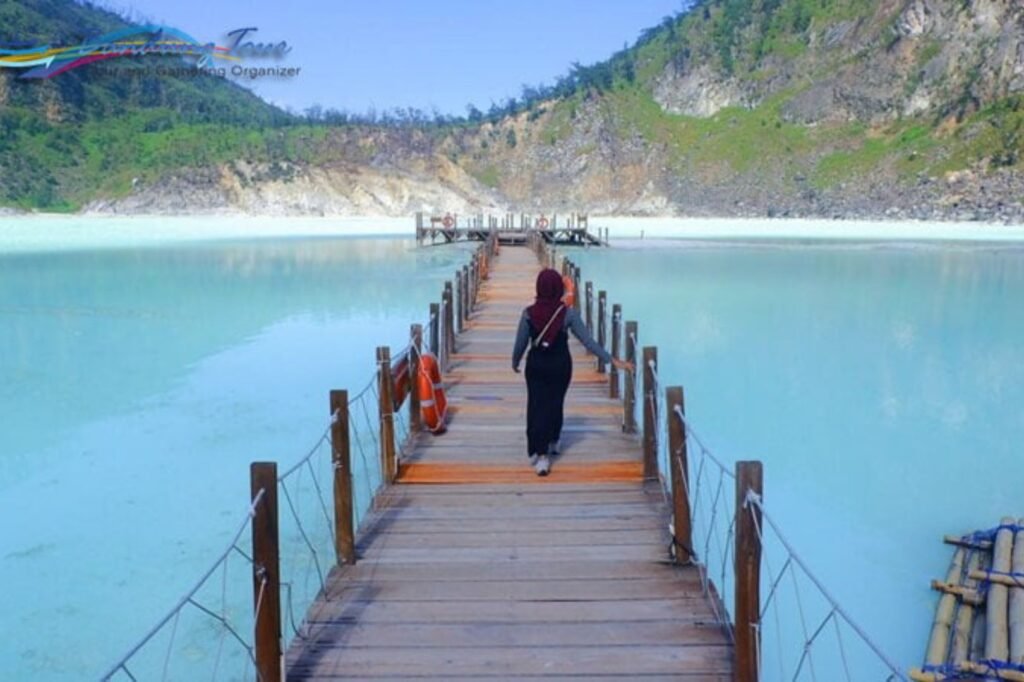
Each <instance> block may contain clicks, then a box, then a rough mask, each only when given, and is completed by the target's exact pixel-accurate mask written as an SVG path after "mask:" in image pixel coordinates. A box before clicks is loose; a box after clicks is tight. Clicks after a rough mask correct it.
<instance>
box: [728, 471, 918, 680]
mask: <svg viewBox="0 0 1024 682" xmlns="http://www.w3.org/2000/svg"><path fill="white" fill-rule="evenodd" d="M743 506H744V508H745V509H747V510H748V511H749V512H750V513H751V515H752V516H753V517H754V520H755V524H754V525H755V528H756V529H757V534H758V539H759V540H760V541H761V545H762V546H764V528H765V526H764V525H762V524H759V523H757V516H756V515H754V514H753V510H754V508H757V510H758V511H759V512H760V515H761V518H762V519H763V523H764V524H766V525H767V527H769V528H771V530H772V532H773V533H774V534H775V538H776V540H778V542H779V544H781V545H782V547H783V548H784V549H785V550H786V554H787V557H786V565H785V566H784V567H783V568H782V569H781V570H780V571H779V574H778V575H779V576H780V578H781V576H782V575H783V574H784V573H785V571H786V569H787V567H789V566H793V565H795V566H797V567H799V568H800V570H801V571H803V573H804V575H805V576H807V578H808V580H810V581H811V583H812V584H813V585H814V587H815V588H817V590H818V592H819V593H820V594H821V596H822V597H823V598H824V599H825V601H826V602H828V604H829V606H830V607H831V608H830V610H829V613H828V615H826V617H825V619H824V620H823V621H822V623H821V625H819V627H818V629H817V630H816V631H815V635H814V637H816V636H817V634H818V633H820V632H821V630H822V629H823V628H824V626H825V625H827V623H828V621H829V620H830V619H832V618H834V617H836V616H838V617H839V618H842V619H843V621H845V622H846V624H847V625H848V626H849V627H850V628H851V629H852V630H853V631H854V632H855V633H856V634H857V636H858V637H859V638H860V639H861V641H863V642H864V644H866V645H867V646H868V648H869V649H871V651H872V653H874V655H875V656H876V657H878V659H879V660H880V661H881V662H882V663H884V664H885V666H886V667H887V668H889V670H890V672H891V673H892V674H893V675H895V676H896V679H899V680H906V679H907V677H906V676H905V675H904V674H903V672H902V671H901V668H899V666H897V665H896V664H895V663H893V661H892V659H890V658H889V656H888V655H886V653H885V652H884V651H882V648H881V647H880V646H879V645H878V643H877V642H875V641H874V639H872V638H871V636H870V635H869V634H868V633H867V632H866V631H865V630H864V628H862V627H861V626H860V625H859V624H858V623H857V622H856V621H855V620H854V619H853V618H852V617H851V616H850V614H849V613H848V612H847V611H846V609H844V608H843V606H842V604H840V603H839V601H838V600H837V599H836V598H835V597H834V596H833V595H832V593H831V592H830V591H829V590H828V588H827V587H825V585H824V583H822V581H821V580H820V579H819V578H818V577H817V576H816V575H815V574H814V572H813V571H811V569H810V567H809V566H808V565H807V562H806V561H805V560H804V559H803V557H801V556H800V554H799V552H797V551H796V548H795V547H793V545H792V544H790V542H789V540H788V539H786V536H785V535H784V534H783V533H782V530H781V529H780V528H779V525H778V524H777V523H776V522H775V519H774V518H772V516H771V514H769V513H768V510H767V509H766V508H765V506H764V501H763V500H762V499H761V496H760V495H757V494H756V493H754V492H753V491H752V490H748V491H747V495H746V498H745V499H744V504H743ZM772 595H774V589H773V590H772V593H771V594H770V596H769V599H770V598H771V596H772ZM766 601H768V600H766ZM765 609H767V604H765ZM813 639H814V638H813V637H812V638H811V641H812V642H813ZM810 643H811V642H809V644H810ZM798 673H799V671H798ZM890 679H891V678H890Z"/></svg>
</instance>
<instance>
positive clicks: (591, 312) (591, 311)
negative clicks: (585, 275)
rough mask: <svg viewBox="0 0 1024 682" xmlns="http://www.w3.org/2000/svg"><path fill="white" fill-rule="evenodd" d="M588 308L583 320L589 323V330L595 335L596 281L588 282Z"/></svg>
mask: <svg viewBox="0 0 1024 682" xmlns="http://www.w3.org/2000/svg"><path fill="white" fill-rule="evenodd" d="M585 295H586V298H587V308H586V312H585V313H584V318H583V321H584V323H585V324H586V325H587V332H589V333H590V335H591V336H593V335H594V283H593V282H587V285H586V294H585Z"/></svg>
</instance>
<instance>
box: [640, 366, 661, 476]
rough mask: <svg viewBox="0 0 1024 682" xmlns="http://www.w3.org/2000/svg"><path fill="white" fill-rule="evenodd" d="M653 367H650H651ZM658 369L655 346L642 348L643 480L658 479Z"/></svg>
mask: <svg viewBox="0 0 1024 682" xmlns="http://www.w3.org/2000/svg"><path fill="white" fill-rule="evenodd" d="M652 364H653V365H654V367H652V366H651V365H652ZM657 367H658V349H657V347H655V346H646V347H645V348H644V367H643V372H644V374H643V376H644V385H643V398H642V400H643V403H644V405H643V407H644V440H643V443H644V478H645V479H647V480H655V479H657V478H658V422H657V420H656V419H655V416H654V408H655V403H656V401H657V399H658V393H657V391H658V387H657V382H656V380H655V378H654V374H655V370H656V369H657Z"/></svg>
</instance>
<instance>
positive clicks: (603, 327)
mask: <svg viewBox="0 0 1024 682" xmlns="http://www.w3.org/2000/svg"><path fill="white" fill-rule="evenodd" d="M607 317H608V292H607V291H599V292H597V342H598V343H599V344H600V345H601V348H607V347H608V346H607V343H608V338H607V336H608V323H607V321H606V320H607ZM597 371H598V372H599V373H601V374H604V373H605V371H607V370H606V367H605V364H604V360H602V359H600V358H598V359H597Z"/></svg>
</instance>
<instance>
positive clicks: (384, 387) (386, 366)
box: [377, 346, 396, 485]
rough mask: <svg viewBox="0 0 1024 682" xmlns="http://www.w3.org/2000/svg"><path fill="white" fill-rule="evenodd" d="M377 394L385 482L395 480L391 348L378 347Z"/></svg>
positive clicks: (381, 459) (381, 469)
mask: <svg viewBox="0 0 1024 682" xmlns="http://www.w3.org/2000/svg"><path fill="white" fill-rule="evenodd" d="M377 382H378V385H377V388H378V392H377V395H378V396H380V400H379V401H378V403H379V404H378V412H379V413H380V473H381V478H383V480H384V483H385V484H388V485H389V484H391V483H393V482H394V480H395V472H396V466H395V409H394V408H395V403H394V400H395V398H394V395H395V383H394V379H393V377H392V376H391V349H390V348H389V347H387V346H378V347H377Z"/></svg>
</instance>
